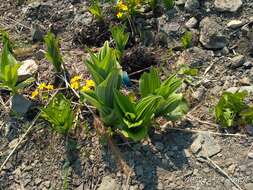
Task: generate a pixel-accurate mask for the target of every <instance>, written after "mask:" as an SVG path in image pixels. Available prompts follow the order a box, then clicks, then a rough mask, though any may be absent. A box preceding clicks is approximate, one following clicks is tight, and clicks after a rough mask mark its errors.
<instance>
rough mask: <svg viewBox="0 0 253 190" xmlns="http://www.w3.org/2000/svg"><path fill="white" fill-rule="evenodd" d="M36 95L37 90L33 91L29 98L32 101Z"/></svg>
mask: <svg viewBox="0 0 253 190" xmlns="http://www.w3.org/2000/svg"><path fill="white" fill-rule="evenodd" d="M38 94H39V90H38V89H36V90H34V91H33V92H32V95H31V98H32V99H34V98H35V97H36V96H38Z"/></svg>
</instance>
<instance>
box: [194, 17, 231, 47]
mask: <svg viewBox="0 0 253 190" xmlns="http://www.w3.org/2000/svg"><path fill="white" fill-rule="evenodd" d="M221 31H222V27H221V26H220V25H219V24H218V23H217V22H216V21H215V20H214V19H213V18H210V17H206V18H204V19H203V20H202V21H201V22H200V39H199V41H200V42H201V44H202V45H203V46H204V47H205V48H207V49H222V48H224V47H225V46H226V45H227V43H228V42H227V39H226V37H225V36H224V35H223V34H222V33H221Z"/></svg>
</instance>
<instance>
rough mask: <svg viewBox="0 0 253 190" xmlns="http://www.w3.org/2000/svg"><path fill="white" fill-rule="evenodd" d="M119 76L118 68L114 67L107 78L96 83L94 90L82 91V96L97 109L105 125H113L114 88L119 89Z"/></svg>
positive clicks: (114, 120)
mask: <svg viewBox="0 0 253 190" xmlns="http://www.w3.org/2000/svg"><path fill="white" fill-rule="evenodd" d="M120 86H121V77H120V74H119V70H117V69H114V70H113V71H111V72H110V74H109V75H108V76H107V78H106V79H105V80H104V81H102V82H100V83H99V84H98V85H96V87H95V90H89V91H86V92H83V93H82V94H83V96H84V97H85V98H86V99H87V100H88V102H90V103H91V104H92V105H93V106H95V107H96V108H97V110H98V111H99V116H100V118H101V120H102V121H103V122H104V123H105V124H106V125H107V126H110V125H113V124H114V123H115V122H116V121H117V118H116V116H115V111H114V109H113V101H114V98H115V97H114V93H113V91H114V90H115V89H120Z"/></svg>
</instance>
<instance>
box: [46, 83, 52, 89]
mask: <svg viewBox="0 0 253 190" xmlns="http://www.w3.org/2000/svg"><path fill="white" fill-rule="evenodd" d="M45 88H46V89H47V90H53V89H54V86H53V85H51V84H49V85H47V86H45Z"/></svg>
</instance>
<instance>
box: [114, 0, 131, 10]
mask: <svg viewBox="0 0 253 190" xmlns="http://www.w3.org/2000/svg"><path fill="white" fill-rule="evenodd" d="M116 7H117V9H119V10H121V11H128V7H127V6H126V5H125V4H124V3H122V1H119V2H118V3H117V5H116Z"/></svg>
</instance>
